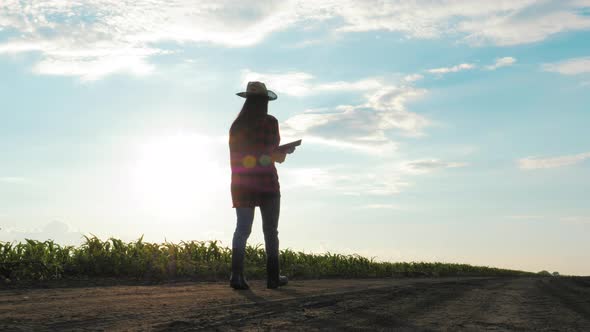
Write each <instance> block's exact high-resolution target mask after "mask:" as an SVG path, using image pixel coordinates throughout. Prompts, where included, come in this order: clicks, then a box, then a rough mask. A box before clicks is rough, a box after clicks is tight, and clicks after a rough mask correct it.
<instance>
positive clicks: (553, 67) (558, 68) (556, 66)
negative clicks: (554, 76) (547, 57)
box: [543, 57, 590, 75]
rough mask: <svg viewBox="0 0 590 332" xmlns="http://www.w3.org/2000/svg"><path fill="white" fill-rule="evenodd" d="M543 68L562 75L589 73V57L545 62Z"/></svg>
mask: <svg viewBox="0 0 590 332" xmlns="http://www.w3.org/2000/svg"><path fill="white" fill-rule="evenodd" d="M543 70H545V71H549V72H554V73H559V74H562V75H578V74H588V73H590V57H584V58H574V59H568V60H565V61H561V62H557V63H546V64H544V65H543Z"/></svg>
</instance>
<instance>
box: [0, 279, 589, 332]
mask: <svg viewBox="0 0 590 332" xmlns="http://www.w3.org/2000/svg"><path fill="white" fill-rule="evenodd" d="M251 286H252V289H251V290H249V291H235V290H232V289H230V288H229V287H228V286H227V283H225V282H211V283H181V284H173V285H169V284H165V285H153V286H129V285H126V286H113V287H87V288H84V287H82V288H60V289H11V290H0V330H2V331H54V330H60V331H103V330H109V331H121V330H125V331H198V330H240V331H242V330H243V331H253V330H295V331H297V330H300V331H317V330H326V329H328V330H337V331H348V330H368V331H386V330H392V329H393V330H397V331H433V330H434V331H438V330H449V331H480V330H502V331H563V330H567V331H590V279H588V278H566V277H560V278H481V277H480V278H412V279H373V280H367V279H357V280H355V279H352V280H351V279H349V280H334V279H332V280H301V281H293V282H291V283H290V284H289V285H288V286H286V287H281V288H279V289H277V290H267V289H266V288H265V287H264V286H265V284H264V281H261V280H256V281H252V282H251Z"/></svg>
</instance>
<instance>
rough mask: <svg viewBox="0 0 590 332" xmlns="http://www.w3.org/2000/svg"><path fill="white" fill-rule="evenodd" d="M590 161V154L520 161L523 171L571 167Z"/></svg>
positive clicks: (528, 158)
mask: <svg viewBox="0 0 590 332" xmlns="http://www.w3.org/2000/svg"><path fill="white" fill-rule="evenodd" d="M586 159H590V152H585V153H579V154H575V155H569V156H560V157H553V158H540V157H526V158H522V159H519V160H518V166H519V167H520V168H521V169H542V168H557V167H564V166H570V165H574V164H577V163H580V162H582V161H584V160H586Z"/></svg>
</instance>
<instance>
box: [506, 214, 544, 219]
mask: <svg viewBox="0 0 590 332" xmlns="http://www.w3.org/2000/svg"><path fill="white" fill-rule="evenodd" d="M506 218H507V219H512V220H544V219H546V217H545V216H539V215H513V216H506Z"/></svg>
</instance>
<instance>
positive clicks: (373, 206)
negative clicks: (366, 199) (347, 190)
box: [359, 204, 401, 210]
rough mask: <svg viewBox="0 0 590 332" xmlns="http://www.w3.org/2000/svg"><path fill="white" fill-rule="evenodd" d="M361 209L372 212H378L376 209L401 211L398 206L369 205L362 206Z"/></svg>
mask: <svg viewBox="0 0 590 332" xmlns="http://www.w3.org/2000/svg"><path fill="white" fill-rule="evenodd" d="M359 208H360V209H370V210H376V209H381V210H401V208H400V207H399V206H398V205H395V204H367V205H362V206H360V207H359Z"/></svg>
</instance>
